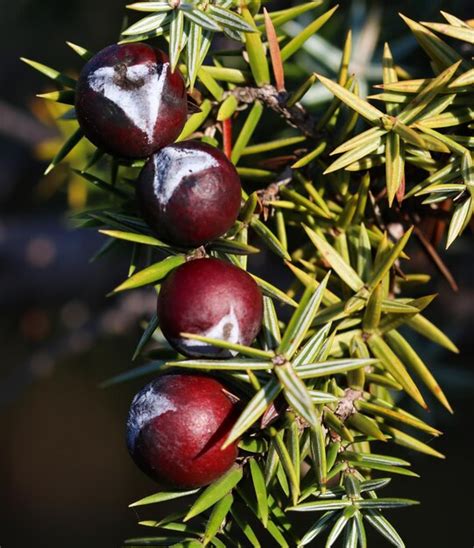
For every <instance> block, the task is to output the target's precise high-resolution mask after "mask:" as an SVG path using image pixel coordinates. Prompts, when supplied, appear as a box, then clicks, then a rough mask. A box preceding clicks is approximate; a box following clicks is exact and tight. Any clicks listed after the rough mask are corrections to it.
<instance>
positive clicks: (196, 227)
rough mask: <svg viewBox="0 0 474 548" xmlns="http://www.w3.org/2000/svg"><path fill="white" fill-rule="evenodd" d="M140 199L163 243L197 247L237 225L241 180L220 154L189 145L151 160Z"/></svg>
mask: <svg viewBox="0 0 474 548" xmlns="http://www.w3.org/2000/svg"><path fill="white" fill-rule="evenodd" d="M137 199H138V202H139V204H140V208H141V210H142V213H143V216H144V218H145V220H146V221H147V223H148V224H149V225H150V227H151V228H152V229H153V230H154V231H155V232H156V233H157V235H158V236H159V237H161V238H162V239H164V240H168V241H170V242H172V243H174V244H177V245H186V246H195V247H197V246H200V245H202V244H205V243H207V242H209V241H211V240H214V239H215V238H217V237H219V236H222V235H223V234H225V233H226V232H227V231H228V230H229V229H230V228H231V227H232V225H233V224H234V222H235V220H236V219H237V215H238V214H239V209H240V200H241V186H240V179H239V176H238V175H237V172H236V170H235V168H234V166H233V165H232V164H231V163H230V162H229V160H228V159H227V158H226V156H225V155H224V154H223V153H222V152H221V151H220V150H218V149H217V148H215V147H212V146H210V145H207V144H205V143H201V142H198V141H186V142H183V143H177V144H174V145H170V146H168V147H165V148H163V149H162V150H160V151H159V152H157V153H156V154H154V155H153V156H152V158H150V160H149V161H148V163H147V165H146V166H145V167H144V168H143V171H142V173H141V175H140V178H139V180H138V184H137Z"/></svg>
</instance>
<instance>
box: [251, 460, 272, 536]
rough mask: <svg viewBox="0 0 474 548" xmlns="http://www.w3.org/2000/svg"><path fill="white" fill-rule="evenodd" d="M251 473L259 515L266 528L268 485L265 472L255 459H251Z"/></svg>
mask: <svg viewBox="0 0 474 548" xmlns="http://www.w3.org/2000/svg"><path fill="white" fill-rule="evenodd" d="M250 473H251V475H252V482H253V486H254V490H255V496H256V498H257V506H258V516H259V518H260V519H261V521H262V524H263V526H264V527H265V528H266V527H267V525H268V500H267V486H266V485H265V477H264V475H263V472H262V470H261V468H260V466H259V465H258V463H257V461H256V460H255V459H251V460H250Z"/></svg>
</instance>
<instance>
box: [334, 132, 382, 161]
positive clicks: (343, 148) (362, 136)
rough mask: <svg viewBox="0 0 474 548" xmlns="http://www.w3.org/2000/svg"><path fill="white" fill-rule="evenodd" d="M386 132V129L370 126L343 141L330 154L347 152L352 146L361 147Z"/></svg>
mask: <svg viewBox="0 0 474 548" xmlns="http://www.w3.org/2000/svg"><path fill="white" fill-rule="evenodd" d="M387 133H388V132H387V130H386V129H381V128H378V127H372V128H370V129H368V130H366V131H363V132H362V133H359V134H358V135H356V136H355V137H353V138H352V139H349V140H348V141H346V142H345V143H342V144H341V145H339V146H338V147H337V148H336V149H334V150H333V151H332V152H331V154H330V156H334V155H335V154H342V153H343V152H347V151H348V150H352V149H354V148H360V147H363V146H364V145H367V144H369V143H371V142H373V141H377V140H378V139H380V138H381V137H383V136H384V135H386V134H387Z"/></svg>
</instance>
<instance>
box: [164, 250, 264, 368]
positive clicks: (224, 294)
mask: <svg viewBox="0 0 474 548" xmlns="http://www.w3.org/2000/svg"><path fill="white" fill-rule="evenodd" d="M262 314H263V299H262V294H261V292H260V289H259V288H258V286H257V284H256V283H255V281H254V280H253V278H252V277H251V276H250V275H249V274H247V272H245V271H244V270H242V269H240V268H237V267H236V266H233V265H231V264H229V263H226V262H224V261H221V260H219V259H195V260H192V261H189V262H187V263H185V264H183V265H181V266H179V267H178V268H177V269H176V270H174V271H173V272H172V273H171V274H170V275H169V276H168V278H167V279H166V280H165V282H164V283H163V285H162V286H161V290H160V294H159V296H158V318H159V319H160V326H161V329H162V331H163V335H164V336H165V337H166V339H167V340H168V342H169V343H170V344H171V345H172V346H173V347H174V348H175V349H176V350H178V351H179V352H181V353H182V354H184V355H186V356H190V357H207V358H229V357H231V356H232V353H231V352H229V351H228V350H226V349H223V348H217V347H215V346H212V345H209V344H205V343H202V342H199V341H195V340H191V339H185V338H182V337H181V336H180V334H181V333H192V334H194V335H201V336H204V337H212V338H213V339H220V340H225V341H229V342H232V343H238V344H244V345H249V344H251V343H252V341H253V340H254V339H255V337H256V336H257V334H258V332H259V330H260V326H261V324H262Z"/></svg>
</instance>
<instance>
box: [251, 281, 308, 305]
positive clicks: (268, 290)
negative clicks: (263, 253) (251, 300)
mask: <svg viewBox="0 0 474 548" xmlns="http://www.w3.org/2000/svg"><path fill="white" fill-rule="evenodd" d="M251 276H252V278H253V279H254V280H255V281H256V282H257V285H258V286H259V287H260V289H261V291H262V293H263V294H264V295H266V296H267V297H270V298H271V299H275V300H277V301H280V302H281V303H283V304H287V305H289V306H291V307H293V308H296V307H297V306H298V304H297V303H296V301H294V300H293V299H292V298H291V297H288V295H287V294H286V293H283V291H282V290H281V289H278V287H275V286H274V285H272V284H271V283H270V282H267V281H266V280H263V279H262V278H259V277H258V276H255V274H251Z"/></svg>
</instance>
